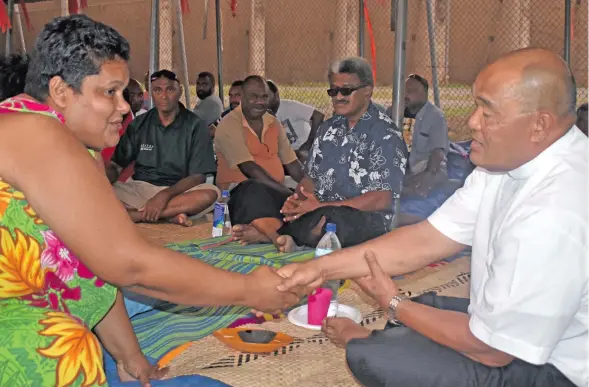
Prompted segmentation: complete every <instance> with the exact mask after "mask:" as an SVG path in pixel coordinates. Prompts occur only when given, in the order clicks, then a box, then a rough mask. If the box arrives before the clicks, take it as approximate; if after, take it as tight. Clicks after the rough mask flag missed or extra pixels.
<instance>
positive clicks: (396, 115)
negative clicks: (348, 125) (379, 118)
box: [392, 0, 407, 129]
mask: <svg viewBox="0 0 589 387" xmlns="http://www.w3.org/2000/svg"><path fill="white" fill-rule="evenodd" d="M396 3H397V4H396V5H397V6H396V7H393V8H392V9H393V10H394V9H395V8H396V11H397V15H396V21H395V66H394V68H393V106H392V119H393V122H394V123H395V125H397V127H398V128H399V129H401V128H402V127H403V111H404V109H405V107H404V92H405V79H404V78H405V51H406V48H405V40H406V38H407V0H397V1H396Z"/></svg>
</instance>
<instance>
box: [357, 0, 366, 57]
mask: <svg viewBox="0 0 589 387" xmlns="http://www.w3.org/2000/svg"><path fill="white" fill-rule="evenodd" d="M364 1H365V0H359V1H358V7H359V8H360V9H359V10H358V14H359V15H358V16H359V17H358V56H360V57H364V24H365V16H366V15H364Z"/></svg>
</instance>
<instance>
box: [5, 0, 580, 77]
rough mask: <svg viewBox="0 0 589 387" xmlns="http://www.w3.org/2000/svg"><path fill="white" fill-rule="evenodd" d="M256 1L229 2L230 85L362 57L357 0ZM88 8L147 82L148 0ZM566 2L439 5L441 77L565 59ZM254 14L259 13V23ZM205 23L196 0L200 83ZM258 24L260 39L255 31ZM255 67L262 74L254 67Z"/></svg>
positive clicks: (171, 31) (191, 48)
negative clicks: (538, 50)
mask: <svg viewBox="0 0 589 387" xmlns="http://www.w3.org/2000/svg"><path fill="white" fill-rule="evenodd" d="M162 1H170V3H169V4H170V6H171V10H172V11H171V14H170V16H169V18H168V22H169V21H170V19H171V21H172V28H171V27H167V28H168V33H166V34H165V36H167V38H165V40H169V42H168V43H166V42H165V41H164V40H162V41H161V42H160V56H162V55H164V56H165V55H166V52H168V53H169V57H170V58H171V62H172V67H173V69H174V70H176V71H178V73H180V71H179V66H180V60H179V58H180V57H179V50H178V49H177V47H178V42H177V40H178V39H177V34H176V29H175V28H173V26H175V23H176V22H175V16H174V14H175V12H174V6H175V5H174V0H162ZM252 1H254V0H240V1H239V2H238V9H237V16H235V17H233V16H232V15H231V12H230V9H229V2H228V1H222V2H221V3H222V15H223V16H222V23H223V39H224V40H223V55H224V72H223V73H224V80H225V83H227V82H230V81H231V80H233V79H237V78H243V77H244V76H245V75H247V74H248V72H249V71H253V70H255V71H257V72H263V73H265V75H266V76H267V77H269V78H272V79H274V80H276V81H277V82H279V83H283V84H285V83H301V82H323V81H325V75H326V69H327V66H328V64H329V63H330V62H331V61H332V60H334V59H336V58H337V57H341V56H345V55H350V54H355V53H356V47H357V39H356V36H357V29H358V19H357V11H358V1H357V0H296V1H295V0H255V2H256V3H255V5H256V7H254V8H252ZM88 2H89V4H90V7H89V8H88V9H87V10H85V12H86V13H87V14H88V15H89V16H91V17H93V18H96V19H98V20H101V21H103V22H105V23H107V24H110V25H112V26H114V27H115V28H117V29H118V30H119V31H120V32H121V33H122V34H123V35H124V36H125V37H126V38H127V39H128V40H129V42H130V43H131V46H132V61H131V71H132V75H133V76H134V77H136V78H139V79H142V78H143V74H144V72H145V71H146V70H147V68H148V63H149V15H150V1H147V0H126V1H120V0H89V1H88ZM563 3H564V2H563V1H556V0H503V2H502V3H501V2H499V1H487V0H476V1H475V0H468V1H467V0H434V24H435V29H436V42H435V44H436V49H437V55H438V61H437V66H438V75H439V79H440V81H444V80H446V81H447V82H451V83H467V84H468V83H470V82H472V81H473V79H474V77H475V75H476V73H477V72H478V71H479V70H480V69H481V68H482V67H483V66H484V65H485V64H486V63H488V62H489V61H490V60H492V59H494V58H496V57H497V56H498V55H500V54H502V53H504V52H506V51H509V50H512V49H515V48H519V47H524V46H527V45H533V46H541V47H546V48H549V49H552V50H554V51H555V52H557V53H559V54H561V53H562V48H563V32H564V16H563V14H564V9H563V7H564V5H563ZM59 4H60V2H59V0H54V1H45V2H40V3H35V4H29V5H28V8H29V13H30V16H31V20H32V22H33V24H34V31H25V40H26V43H27V46H28V47H29V48H30V47H31V45H32V44H33V41H34V37H35V36H36V34H37V33H38V31H39V30H40V29H41V28H42V26H43V24H44V23H45V22H47V21H48V20H50V19H51V18H52V17H55V16H58V15H59V14H60V9H59ZM409 5H410V9H409V21H408V39H407V66H406V68H407V72H408V73H409V72H419V73H421V74H423V75H424V76H425V77H427V78H428V79H431V63H430V58H429V44H428V39H427V19H426V8H425V0H409ZM368 6H369V11H370V12H369V16H370V18H371V21H372V24H373V27H374V33H375V41H376V56H377V65H376V73H377V82H378V83H380V84H389V85H390V83H391V79H392V69H393V65H394V57H393V51H394V50H393V45H394V33H393V32H391V31H390V1H389V0H368ZM252 9H254V12H255V16H256V17H252ZM448 16H449V19H448ZM573 17H574V25H575V35H574V38H575V39H574V41H573V45H572V50H571V51H572V67H573V70H574V72H575V76H576V78H577V81H578V83H579V85H584V86H586V85H587V0H582V1H581V2H580V4H578V2H577V1H573ZM204 20H205V12H204V2H203V1H202V0H191V1H190V13H189V14H186V15H184V30H185V32H184V33H185V39H186V51H187V57H188V66H189V74H190V78H191V81H192V82H194V80H195V78H196V74H197V73H198V72H200V71H207V70H208V71H213V72H216V67H217V66H216V36H215V14H214V1H213V0H210V2H209V10H208V17H207V23H208V25H207V29H206V39H203V24H204ZM260 20H261V21H262V22H263V25H262V29H260V28H261V27H260V24H259V23H260ZM448 21H449V25H448ZM256 23H257V24H256ZM168 25H169V24H168ZM162 28H163V27H162ZM252 28H253V30H254V31H257V34H255V35H252ZM365 36H366V40H365V55H366V57H367V58H368V60H371V53H370V40H369V35H368V31H366V33H365ZM0 39H2V37H0ZM3 41H4V40H3V39H2V40H0V42H3ZM2 46H3V45H2ZM15 47H16V48H17V49H18V48H19V43H18V39H15ZM260 55H261V56H263V57H260ZM256 58H257V59H256ZM256 66H258V67H260V66H261V68H254V67H256Z"/></svg>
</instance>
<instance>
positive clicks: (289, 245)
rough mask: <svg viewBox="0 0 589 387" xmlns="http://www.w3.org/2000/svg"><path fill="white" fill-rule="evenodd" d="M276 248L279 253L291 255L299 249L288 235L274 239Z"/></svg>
mask: <svg viewBox="0 0 589 387" xmlns="http://www.w3.org/2000/svg"><path fill="white" fill-rule="evenodd" d="M275 245H276V248H277V249H278V251H280V252H281V253H292V252H293V251H297V250H300V249H301V247H299V246H297V244H296V243H295V242H294V239H292V237H291V236H290V235H281V236H279V237H278V238H276V243H275Z"/></svg>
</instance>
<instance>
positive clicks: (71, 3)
mask: <svg viewBox="0 0 589 387" xmlns="http://www.w3.org/2000/svg"><path fill="white" fill-rule="evenodd" d="M67 9H68V12H69V14H70V15H76V14H77V13H78V11H79V10H80V7H79V6H78V0H68V2H67Z"/></svg>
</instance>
